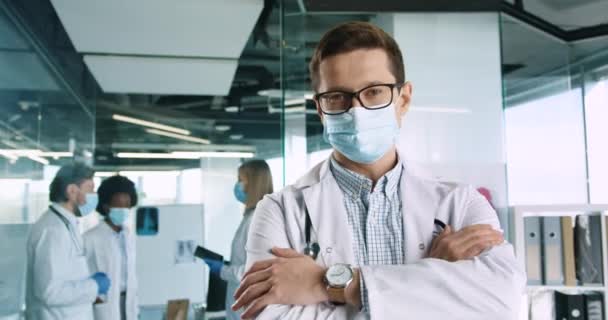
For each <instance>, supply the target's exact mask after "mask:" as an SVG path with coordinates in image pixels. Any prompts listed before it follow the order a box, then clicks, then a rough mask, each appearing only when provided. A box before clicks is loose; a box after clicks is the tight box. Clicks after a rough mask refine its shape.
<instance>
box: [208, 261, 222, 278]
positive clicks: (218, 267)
mask: <svg viewBox="0 0 608 320" xmlns="http://www.w3.org/2000/svg"><path fill="white" fill-rule="evenodd" d="M203 260H204V261H205V263H206V264H207V265H208V266H209V269H210V270H211V273H212V274H215V275H218V276H219V275H220V272H222V268H223V267H224V262H223V261H220V260H214V259H203Z"/></svg>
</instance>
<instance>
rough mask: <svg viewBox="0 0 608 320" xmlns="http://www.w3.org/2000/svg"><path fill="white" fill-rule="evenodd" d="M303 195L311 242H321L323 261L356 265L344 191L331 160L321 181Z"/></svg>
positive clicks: (324, 169)
mask: <svg viewBox="0 0 608 320" xmlns="http://www.w3.org/2000/svg"><path fill="white" fill-rule="evenodd" d="M302 194H303V196H304V202H305V205H306V207H307V208H308V212H309V214H310V219H311V222H312V229H313V232H312V241H317V242H318V243H319V246H320V247H321V252H320V255H319V256H321V257H322V258H323V262H324V263H325V264H326V265H327V266H329V265H332V264H335V263H348V264H356V261H355V258H354V253H353V246H352V242H353V241H352V239H353V236H352V231H351V227H350V225H349V223H348V215H347V212H346V208H345V207H344V199H343V195H342V191H341V190H340V187H339V186H338V184H337V182H336V181H335V179H334V177H333V175H332V174H331V172H330V170H329V161H326V163H325V164H324V165H323V167H322V168H321V171H320V182H319V183H317V184H313V185H311V186H310V187H308V188H305V189H303V190H302Z"/></svg>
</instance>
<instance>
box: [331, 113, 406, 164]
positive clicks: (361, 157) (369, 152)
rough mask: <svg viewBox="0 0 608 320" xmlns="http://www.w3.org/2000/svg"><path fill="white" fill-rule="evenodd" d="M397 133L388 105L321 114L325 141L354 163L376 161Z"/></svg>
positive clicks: (393, 115)
mask: <svg viewBox="0 0 608 320" xmlns="http://www.w3.org/2000/svg"><path fill="white" fill-rule="evenodd" d="M398 135H399V124H398V123H397V118H396V116H395V106H394V105H392V104H391V105H389V106H388V107H386V108H383V109H376V110H368V109H365V108H363V107H354V108H351V109H350V110H349V111H348V112H346V113H343V114H339V115H325V116H324V130H323V137H324V138H325V141H327V142H328V143H329V144H331V145H332V146H333V147H334V149H336V150H337V151H338V152H340V153H341V154H343V155H344V156H345V157H347V158H348V159H350V160H352V161H354V162H357V163H364V164H370V163H374V162H376V161H378V160H379V159H380V158H382V156H384V155H385V154H386V153H387V152H388V151H389V150H390V148H391V147H393V146H394V145H395V141H396V140H397V136H398Z"/></svg>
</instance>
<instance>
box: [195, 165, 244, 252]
mask: <svg viewBox="0 0 608 320" xmlns="http://www.w3.org/2000/svg"><path fill="white" fill-rule="evenodd" d="M240 164H241V161H240V159H218V158H206V159H202V160H201V169H202V192H203V204H204V207H205V239H204V241H205V246H207V247H208V248H209V249H211V250H213V251H215V252H217V253H220V254H222V255H224V257H226V259H227V260H229V258H230V251H231V250H230V246H231V244H232V238H233V237H234V233H235V232H236V229H237V228H238V226H239V223H240V222H241V219H242V218H243V210H244V207H243V205H242V204H240V203H239V202H238V201H237V200H236V199H235V198H234V193H233V189H234V184H235V183H236V182H237V180H238V172H237V171H238V168H239V166H240Z"/></svg>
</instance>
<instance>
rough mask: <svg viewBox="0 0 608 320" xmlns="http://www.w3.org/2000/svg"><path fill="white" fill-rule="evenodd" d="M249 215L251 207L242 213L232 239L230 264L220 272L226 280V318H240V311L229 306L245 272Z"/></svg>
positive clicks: (251, 213)
mask: <svg viewBox="0 0 608 320" xmlns="http://www.w3.org/2000/svg"><path fill="white" fill-rule="evenodd" d="M251 216H253V209H248V210H247V211H245V213H244V214H243V220H241V224H239V227H238V229H237V230H236V233H235V234H234V238H233V239H232V247H231V250H230V251H231V253H230V265H229V266H224V267H223V268H222V272H221V274H220V276H221V278H222V279H223V280H225V281H226V320H240V319H241V314H242V312H241V311H232V309H231V307H232V305H233V304H234V303H235V299H234V294H235V293H236V290H237V289H238V288H239V285H240V284H241V278H242V277H243V274H244V273H245V263H246V258H247V252H246V251H245V244H246V243H247V234H249V226H250V225H251Z"/></svg>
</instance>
